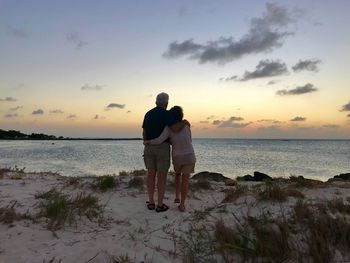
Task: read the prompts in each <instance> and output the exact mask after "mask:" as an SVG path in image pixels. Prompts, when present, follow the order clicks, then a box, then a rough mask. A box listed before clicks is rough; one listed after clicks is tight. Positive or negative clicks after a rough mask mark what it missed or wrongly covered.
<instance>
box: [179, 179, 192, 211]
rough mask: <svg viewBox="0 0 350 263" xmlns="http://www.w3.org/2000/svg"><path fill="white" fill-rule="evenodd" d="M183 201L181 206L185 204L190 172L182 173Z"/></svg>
mask: <svg viewBox="0 0 350 263" xmlns="http://www.w3.org/2000/svg"><path fill="white" fill-rule="evenodd" d="M181 177H182V178H181V179H182V180H181V202H180V206H185V200H186V197H187V192H188V182H189V178H190V174H182V176H181Z"/></svg>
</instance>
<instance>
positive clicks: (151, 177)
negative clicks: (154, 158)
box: [147, 170, 156, 204]
mask: <svg viewBox="0 0 350 263" xmlns="http://www.w3.org/2000/svg"><path fill="white" fill-rule="evenodd" d="M155 183H156V171H155V170H148V171H147V193H148V201H149V203H150V204H154V189H155Z"/></svg>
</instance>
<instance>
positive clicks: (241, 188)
mask: <svg viewBox="0 0 350 263" xmlns="http://www.w3.org/2000/svg"><path fill="white" fill-rule="evenodd" d="M247 191H248V186H246V185H240V184H238V185H236V187H235V188H230V189H228V190H226V191H225V198H224V199H223V200H222V201H221V203H232V202H234V201H236V200H237V199H238V198H239V197H240V196H242V195H243V194H244V193H246V192H247Z"/></svg>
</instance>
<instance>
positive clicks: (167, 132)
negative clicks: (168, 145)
mask: <svg viewBox="0 0 350 263" xmlns="http://www.w3.org/2000/svg"><path fill="white" fill-rule="evenodd" d="M169 135H170V130H169V128H168V127H167V126H166V127H165V128H164V130H163V132H162V133H161V135H159V137H158V138H155V139H153V140H150V141H149V143H150V144H161V143H162V142H164V141H165V140H166V139H168V138H169Z"/></svg>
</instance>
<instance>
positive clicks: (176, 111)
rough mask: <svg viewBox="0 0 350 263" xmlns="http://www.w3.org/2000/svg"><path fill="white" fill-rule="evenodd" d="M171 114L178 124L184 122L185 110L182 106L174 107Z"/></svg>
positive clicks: (170, 111)
mask: <svg viewBox="0 0 350 263" xmlns="http://www.w3.org/2000/svg"><path fill="white" fill-rule="evenodd" d="M169 113H170V114H171V116H172V117H173V119H174V120H175V121H176V122H179V121H182V119H183V117H184V113H183V110H182V108H181V107H180V106H174V107H172V108H171V109H170V110H169Z"/></svg>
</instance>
